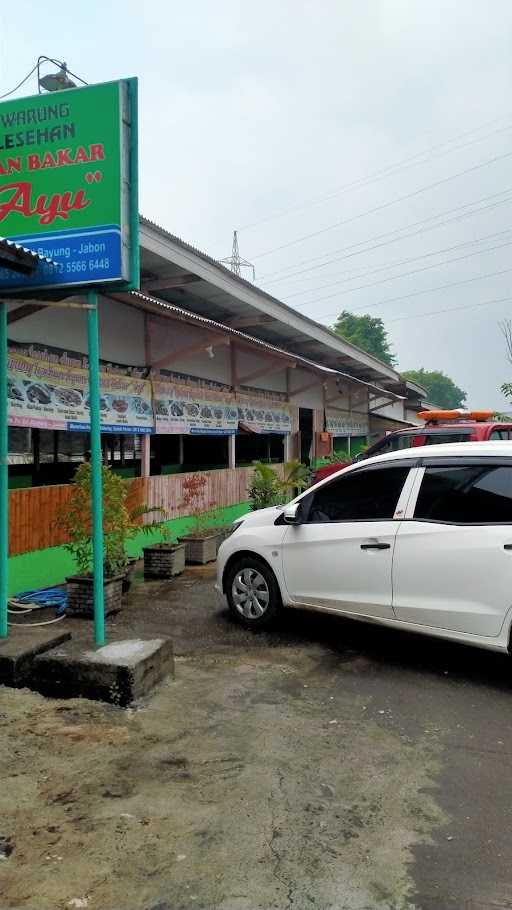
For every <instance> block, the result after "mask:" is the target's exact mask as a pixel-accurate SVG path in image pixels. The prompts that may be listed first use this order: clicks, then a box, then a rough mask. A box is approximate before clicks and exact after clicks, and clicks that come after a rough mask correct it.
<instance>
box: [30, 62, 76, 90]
mask: <svg viewBox="0 0 512 910" xmlns="http://www.w3.org/2000/svg"><path fill="white" fill-rule="evenodd" d="M57 62H58V61H57ZM38 81H39V85H40V87H41V88H44V89H46V91H47V92H60V91H62V89H65V88H76V82H73V80H72V79H70V78H69V76H68V68H67V64H66V63H61V64H60V70H58V71H57V72H56V73H47V74H46V76H39V79H38Z"/></svg>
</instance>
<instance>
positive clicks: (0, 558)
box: [0, 302, 9, 638]
mask: <svg viewBox="0 0 512 910" xmlns="http://www.w3.org/2000/svg"><path fill="white" fill-rule="evenodd" d="M7 417H8V415H7V304H6V303H1V302H0V638H7V600H8V590H9V585H8V571H9V468H8V454H9V438H8V430H7Z"/></svg>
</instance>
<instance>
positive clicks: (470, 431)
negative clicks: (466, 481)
mask: <svg viewBox="0 0 512 910" xmlns="http://www.w3.org/2000/svg"><path fill="white" fill-rule="evenodd" d="M493 414H494V412H493V411H462V410H455V411H420V413H419V414H418V417H419V418H421V419H422V420H425V426H422V427H408V428H407V429H406V430H393V431H392V432H391V433H387V435H386V436H383V437H382V438H381V439H379V440H377V442H375V443H374V444H373V445H372V446H370V447H369V448H368V449H366V450H365V451H364V452H361V453H360V454H359V455H357V457H356V458H355V459H354V461H363V460H364V459H366V458H373V456H375V455H385V454H386V453H387V452H396V451H398V450H401V449H408V448H410V447H411V446H414V447H416V446H431V445H438V444H440V443H447V442H487V441H488V440H508V439H511V440H512V423H500V422H498V421H497V420H491V418H492V416H493ZM347 464H350V462H347V461H339V462H336V463H332V464H327V465H323V466H322V467H321V468H318V470H317V471H316V472H315V476H314V478H313V482H314V483H318V482H319V481H320V480H324V479H325V478H326V477H329V476H330V475H331V474H335V473H336V472H337V471H341V469H342V468H345V467H346V466H347Z"/></svg>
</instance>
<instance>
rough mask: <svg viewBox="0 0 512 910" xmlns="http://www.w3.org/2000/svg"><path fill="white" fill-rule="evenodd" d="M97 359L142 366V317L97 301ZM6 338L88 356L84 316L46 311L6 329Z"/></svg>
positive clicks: (113, 303) (119, 305) (129, 309)
mask: <svg viewBox="0 0 512 910" xmlns="http://www.w3.org/2000/svg"><path fill="white" fill-rule="evenodd" d="M99 321H100V347H101V350H100V355H101V358H102V359H103V360H111V361H113V362H115V363H122V364H129V365H132V366H143V365H144V362H145V358H144V315H143V313H142V312H141V311H140V310H136V309H135V308H134V307H131V306H126V305H125V304H124V303H120V302H119V301H117V300H111V299H110V298H107V297H101V298H100V309H99ZM9 338H10V339H12V340H13V341H20V342H37V343H39V344H41V345H44V344H46V345H50V346H53V347H56V348H62V349H63V350H64V351H78V352H79V353H81V354H86V353H87V314H86V313H85V312H82V311H80V310H71V309H57V308H51V307H47V308H45V309H44V310H39V312H37V313H34V314H33V315H32V316H27V317H26V318H25V319H20V321H19V322H14V323H12V325H10V326H9Z"/></svg>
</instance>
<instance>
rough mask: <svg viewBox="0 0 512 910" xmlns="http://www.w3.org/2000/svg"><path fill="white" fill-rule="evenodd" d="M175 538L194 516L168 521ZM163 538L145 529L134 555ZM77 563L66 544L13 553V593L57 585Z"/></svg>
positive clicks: (228, 516) (236, 509)
mask: <svg viewBox="0 0 512 910" xmlns="http://www.w3.org/2000/svg"><path fill="white" fill-rule="evenodd" d="M249 508H250V506H249V503H248V502H241V503H239V504H238V505H236V506H228V507H227V508H226V509H218V510H216V511H215V512H213V513H211V514H210V516H209V522H208V524H209V525H210V527H222V526H224V525H229V524H231V522H232V521H235V519H237V518H239V517H240V515H245V513H246V512H248V511H249ZM166 525H167V527H168V528H170V531H171V535H172V538H173V539H176V538H177V537H179V536H181V535H184V534H187V533H188V531H189V530H191V529H192V526H193V519H191V518H176V519H174V520H173V521H167V522H166ZM160 540H162V533H161V532H158V531H157V532H152V533H151V534H144V533H143V532H141V533H140V534H138V535H137V536H136V537H134V538H133V540H131V541H130V542H129V544H128V546H127V550H128V552H129V554H130V556H141V555H142V548H143V547H145V546H147V545H148V544H150V543H156V542H158V541H160ZM74 571H75V565H74V562H73V559H72V558H71V556H70V554H69V553H68V552H67V550H65V549H64V547H50V549H48V550H35V551H34V552H32V553H23V554H22V555H21V556H11V558H10V559H9V594H20V593H21V592H22V591H30V590H32V589H34V588H45V587H49V586H50V585H57V584H60V582H62V581H64V579H65V577H66V575H73V573H74Z"/></svg>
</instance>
